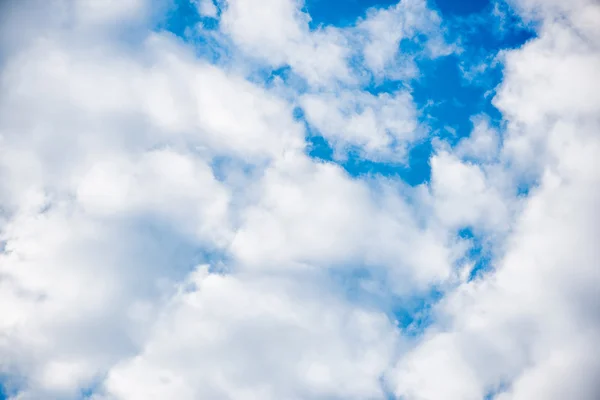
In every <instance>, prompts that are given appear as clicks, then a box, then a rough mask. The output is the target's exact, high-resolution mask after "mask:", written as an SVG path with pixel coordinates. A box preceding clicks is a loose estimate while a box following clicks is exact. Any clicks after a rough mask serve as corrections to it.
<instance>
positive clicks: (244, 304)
mask: <svg viewBox="0 0 600 400" xmlns="http://www.w3.org/2000/svg"><path fill="white" fill-rule="evenodd" d="M294 280H295V282H294ZM294 280H289V279H287V278H284V279H280V278H274V277H271V278H269V277H252V276H244V275H241V276H238V277H235V276H219V275H213V274H208V273H207V271H206V269H205V268H204V267H201V268H199V269H198V270H196V271H195V272H194V273H193V274H192V275H191V277H190V281H191V282H189V283H188V284H187V285H186V286H187V288H186V289H187V290H185V291H182V292H180V293H179V294H178V295H177V296H175V297H174V298H173V299H172V300H171V303H170V304H169V306H168V307H167V308H166V309H165V310H164V311H163V313H162V314H161V316H160V318H159V320H158V323H157V324H156V326H155V327H154V329H153V332H152V335H151V336H152V337H151V339H150V340H149V341H148V342H147V344H146V346H145V348H144V350H143V351H142V353H141V354H140V355H138V356H136V357H134V358H132V359H130V360H125V361H124V362H122V363H121V364H120V365H118V366H116V367H115V368H114V369H113V370H112V371H111V372H110V374H109V376H108V378H107V381H106V384H105V388H106V391H105V395H104V396H100V398H108V399H113V398H114V399H122V398H126V399H132V400H134V399H159V398H163V397H165V396H169V397H176V398H178V399H195V398H199V397H201V398H214V399H221V398H223V399H224V398H234V399H246V398H258V397H260V398H264V399H280V398H307V397H309V398H313V397H314V398H321V397H343V398H357V399H363V398H378V397H381V396H382V389H381V384H380V380H379V378H380V376H381V374H382V373H383V371H384V370H385V368H386V367H387V365H388V363H389V360H390V357H391V356H392V354H393V349H394V347H395V345H396V343H397V340H398V336H397V332H396V330H395V328H394V326H393V325H391V324H390V322H389V320H388V319H387V317H386V316H385V315H383V314H379V313H377V312H375V311H370V310H367V309H360V308H355V307H349V306H348V305H347V304H344V303H340V302H339V300H338V299H336V298H335V297H330V296H328V295H327V294H326V293H322V292H319V289H318V288H314V289H310V288H311V287H312V286H313V285H312V284H309V285H307V284H306V283H307V282H305V281H304V279H303V278H302V277H297V278H295V279H294ZM307 289H308V290H307ZM325 289H326V288H325Z"/></svg>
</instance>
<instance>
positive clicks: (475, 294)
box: [392, 3, 600, 400]
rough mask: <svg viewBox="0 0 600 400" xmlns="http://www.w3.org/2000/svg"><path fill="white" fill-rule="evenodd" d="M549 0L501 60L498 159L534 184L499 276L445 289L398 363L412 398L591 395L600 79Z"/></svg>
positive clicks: (585, 45) (497, 267)
mask: <svg viewBox="0 0 600 400" xmlns="http://www.w3.org/2000/svg"><path fill="white" fill-rule="evenodd" d="M561 4H565V3H561ZM539 5H540V7H542V5H541V4H539ZM548 6H549V8H547V9H544V10H543V11H542V12H541V15H542V17H543V18H547V19H545V20H544V21H543V26H542V28H541V29H540V37H539V38H537V39H535V40H533V41H531V42H530V43H528V44H527V45H525V46H524V47H523V48H522V49H518V50H514V51H512V52H509V53H508V54H507V55H506V61H505V63H506V65H505V68H506V77H505V80H504V82H503V84H502V85H501V87H500V90H499V92H498V93H499V94H498V96H497V97H496V99H495V101H496V104H497V105H498V106H500V107H501V111H502V112H503V113H504V115H505V116H507V118H508V124H509V125H508V129H507V131H506V133H505V135H506V138H505V147H504V148H503V150H502V153H501V157H503V160H501V162H502V163H505V164H504V165H505V168H506V167H510V166H512V167H513V168H514V167H516V168H514V169H507V173H508V174H509V175H513V176H518V175H519V174H522V173H524V172H525V173H527V174H537V176H538V179H539V185H538V187H536V188H533V189H532V192H531V194H530V196H529V198H528V199H527V202H526V203H525V208H524V209H523V211H522V213H521V214H517V215H518V218H517V220H516V221H515V223H514V227H513V228H512V229H511V231H510V232H511V233H510V235H509V236H508V237H507V238H506V242H505V245H504V247H505V249H504V250H503V252H502V255H501V256H500V257H499V258H498V259H497V260H496V261H495V262H494V265H493V266H494V271H493V272H490V273H488V274H487V275H486V276H484V277H483V278H480V279H478V280H475V281H473V282H470V283H466V284H464V285H462V286H460V287H459V288H458V289H457V290H456V291H455V292H454V293H453V294H451V295H448V297H447V298H446V299H445V300H444V301H443V302H442V304H441V305H440V307H439V308H438V311H437V313H438V321H439V325H437V326H434V327H432V328H431V330H430V332H429V333H428V334H427V335H426V336H425V337H424V339H423V340H422V342H421V344H420V345H419V346H417V347H416V348H415V349H414V350H413V351H412V352H411V353H410V354H409V355H408V356H407V357H405V358H401V359H400V360H399V363H398V365H397V369H396V372H395V374H392V375H393V377H394V378H393V380H394V382H395V386H396V393H397V394H398V395H404V396H405V397H406V398H408V399H412V398H422V397H423V396H425V397H429V398H445V399H480V398H482V396H484V395H485V394H486V393H493V392H498V393H500V394H499V395H498V396H497V397H496V398H498V399H502V400H509V399H525V398H531V397H532V396H533V397H536V396H540V397H543V398H547V399H561V398H565V397H573V398H582V399H593V398H596V397H597V395H598V386H597V382H596V380H595V378H594V377H595V376H597V375H598V373H599V368H600V365H599V364H598V363H597V361H596V360H595V359H594V358H592V357H590V351H592V349H593V348H594V343H596V342H597V341H598V337H599V335H598V332H600V325H599V324H598V319H597V317H595V316H593V315H594V313H595V312H596V311H595V310H597V308H598V296H597V290H596V287H597V285H598V283H600V281H599V275H598V273H597V270H598V259H599V253H598V246H597V245H596V242H597V238H598V237H599V234H600V232H599V231H598V224H597V223H596V221H597V220H598V218H599V216H598V208H597V204H598V203H599V202H600V192H599V191H598V190H597V188H598V183H599V182H600V175H599V174H598V171H599V170H600V168H599V167H600V166H599V165H598V160H597V157H595V156H593V154H596V153H597V152H598V150H599V149H600V140H599V138H598V135H597V132H598V130H599V129H600V127H599V126H598V120H597V116H596V115H597V107H598V105H599V104H600V102H599V101H598V100H597V99H596V96H595V95H594V94H592V93H591V92H589V90H591V89H590V88H593V87H597V86H598V84H599V83H600V79H599V78H598V74H597V73H592V72H591V71H592V70H595V65H596V63H597V60H598V56H599V54H598V52H597V51H596V50H593V49H592V47H590V45H591V43H590V42H587V41H586V40H585V36H586V35H587V34H590V35H591V33H590V32H587V33H584V34H583V35H581V34H580V33H581V32H578V31H576V30H575V29H582V30H584V29H585V26H583V25H577V26H576V27H573V26H569V25H568V23H565V21H564V20H562V21H561V20H557V19H555V18H550V17H548V15H553V14H552V11H550V10H553V8H552V7H554V5H550V4H549V5H548ZM588 6H589V5H588ZM590 7H592V8H593V7H597V6H590ZM574 8H575V9H576V8H577V6H574ZM575 14H577V12H575ZM584 49H587V51H586V52H585V55H584ZM567 65H569V66H571V67H566V66H567ZM567 69H568V70H569V71H568V72H567V71H566V70H567ZM475 140H477V139H476V138H475ZM459 149H460V147H459ZM525 149H526V151H527V154H525ZM504 157H505V158H504ZM434 170H435V168H434ZM532 171H533V172H532ZM470 187H472V186H470ZM467 197H469V198H470V197H471V196H468V195H467ZM463 201H464V200H463ZM463 204H464V203H463ZM466 204H469V202H467V203H466ZM470 209H471V210H472V208H470ZM441 348H443V351H442V350H440V349H441Z"/></svg>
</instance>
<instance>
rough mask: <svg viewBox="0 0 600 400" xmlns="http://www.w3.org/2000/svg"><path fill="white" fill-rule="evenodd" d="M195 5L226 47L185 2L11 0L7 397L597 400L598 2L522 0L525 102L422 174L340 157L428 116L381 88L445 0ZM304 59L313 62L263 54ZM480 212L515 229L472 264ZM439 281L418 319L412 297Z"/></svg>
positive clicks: (401, 75)
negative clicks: (314, 143)
mask: <svg viewBox="0 0 600 400" xmlns="http://www.w3.org/2000/svg"><path fill="white" fill-rule="evenodd" d="M192 4H193V5H194V6H196V8H197V9H198V13H199V14H201V15H203V16H208V17H211V18H216V19H218V20H219V21H218V30H219V32H218V33H214V34H215V35H220V36H219V40H220V42H219V43H227V45H228V46H231V47H229V48H228V51H231V52H232V54H230V56H231V58H226V59H223V60H219V63H218V64H217V65H215V64H213V63H210V62H208V61H206V60H203V59H201V58H200V57H198V56H197V54H196V52H195V50H196V49H194V47H193V43H186V42H183V41H182V40H181V39H179V38H176V37H173V36H172V35H171V34H169V33H166V32H160V31H157V30H155V29H153V27H154V25H155V22H156V21H155V19H156V18H158V17H157V15H159V14H161V12H162V11H165V10H166V9H164V8H162V7H168V3H162V2H159V3H155V2H149V1H143V0H135V1H120V2H114V1H107V2H94V1H84V0H81V1H61V0H55V1H50V2H34V1H27V2H22V3H17V2H6V3H5V4H3V5H2V6H0V7H2V9H1V10H2V12H1V14H2V21H3V23H2V24H1V28H0V29H1V33H2V39H1V41H0V44H1V48H0V54H1V56H2V57H1V64H0V66H1V78H0V79H1V80H0V84H1V87H0V89H1V90H0V249H1V252H0V377H1V379H0V384H1V386H2V387H4V388H5V389H6V390H5V391H6V392H8V394H9V398H11V399H14V400H29V399H32V400H33V399H40V398H52V399H64V400H74V399H80V398H92V399H94V400H136V399H154V398H156V399H159V398H160V399H162V398H165V397H173V398H178V399H179V398H181V399H188V398H189V399H196V398H211V399H239V400H246V399H255V398H265V399H271V398H272V399H279V398H286V399H326V398H327V399H332V398H340V399H341V398H343V399H347V398H351V399H384V398H390V397H392V396H394V395H395V396H397V397H399V398H403V399H407V400H412V399H424V398H426V399H450V400H452V399H461V400H463V399H474V400H476V399H477V400H479V399H482V398H484V397H485V396H486V395H495V396H496V397H495V398H497V399H501V400H520V399H528V398H532V397H540V398H545V399H562V398H566V397H572V398H580V399H584V400H587V399H590V400H592V399H594V398H596V397H597V394H598V387H597V383H596V381H595V377H596V376H597V375H598V373H599V372H600V365H599V364H598V361H597V359H596V358H595V357H592V354H593V353H592V351H591V350H592V349H593V348H594V344H595V343H597V342H598V340H600V337H599V336H600V335H599V333H598V332H600V325H599V324H598V318H597V315H596V314H597V309H598V307H599V306H600V304H598V295H597V286H598V284H599V283H600V282H599V278H598V259H600V254H599V253H598V247H597V245H596V241H597V238H598V237H599V236H600V232H599V228H598V224H597V223H596V221H598V220H599V218H600V215H598V210H597V208H598V207H597V204H599V203H600V191H599V190H598V189H597V188H598V187H600V186H599V184H600V175H599V174H598V171H600V165H598V158H597V154H598V152H599V151H600V139H599V137H598V131H599V130H600V126H599V125H598V118H597V115H598V111H600V110H599V109H598V108H599V107H600V99H598V96H597V92H598V90H597V89H599V88H598V86H599V83H600V82H599V79H598V76H597V75H598V74H597V72H596V71H597V70H598V69H599V60H600V55H599V53H598V51H597V48H596V46H595V45H594V43H595V40H596V39H597V38H598V30H597V28H596V26H598V25H600V24H595V22H598V21H597V16H598V15H600V14H599V13H600V11H599V9H598V6H597V5H596V4H595V3H593V2H585V1H584V0H581V1H579V2H578V3H577V4H573V5H567V4H566V3H563V2H555V1H553V2H540V1H537V0H523V1H522V2H519V3H518V4H515V7H516V8H517V9H518V10H520V12H522V13H523V15H525V16H526V18H536V19H539V24H540V25H539V31H538V37H537V38H536V39H534V40H532V41H530V42H529V43H527V44H525V45H524V46H523V47H521V48H519V49H515V50H511V51H508V52H504V53H502V54H501V55H499V56H498V57H497V59H499V60H501V62H503V64H504V70H505V76H504V81H503V82H502V84H501V85H500V86H499V88H498V89H497V95H496V97H495V99H494V103H495V104H496V105H497V107H499V109H500V111H501V112H502V114H503V116H504V118H505V121H504V123H503V124H502V126H501V127H500V128H498V129H496V128H492V127H490V126H489V124H488V122H487V119H486V118H485V117H483V116H476V117H475V116H474V117H473V118H474V119H473V122H474V129H473V132H472V134H471V136H470V137H469V138H465V139H463V140H462V141H460V142H459V143H458V144H457V145H456V146H455V147H454V148H453V147H451V146H450V145H449V144H447V143H443V142H440V141H433V142H434V153H433V154H432V155H431V157H430V159H429V163H430V166H431V180H430V181H429V182H427V183H425V184H423V185H420V186H417V187H410V186H408V185H407V184H405V183H404V182H402V181H401V180H400V179H399V178H398V177H387V178H386V177H382V176H372V175H370V176H350V175H349V174H348V173H347V172H346V171H345V170H344V169H343V168H342V166H340V165H339V164H338V161H339V160H340V159H343V158H344V157H345V152H347V151H349V150H352V151H353V152H356V153H357V154H358V156H359V157H360V158H361V159H362V160H368V161H376V162H393V163H395V165H398V164H399V163H402V162H404V161H406V159H407V151H408V150H409V148H410V145H411V144H412V143H414V142H415V141H416V140H418V139H421V138H423V137H424V135H426V134H427V131H426V127H425V126H422V125H421V124H419V123H418V119H419V115H418V111H417V109H418V107H417V106H416V105H415V104H414V103H413V99H412V97H411V94H410V91H408V90H400V91H395V92H393V93H381V94H377V95H374V94H372V93H370V92H369V91H368V90H367V89H368V88H366V87H365V85H367V84H370V83H372V82H379V81H381V80H383V79H391V80H408V79H411V77H414V76H416V75H418V71H417V70H416V67H415V64H414V62H413V61H414V58H415V57H416V55H415V54H412V53H410V52H403V51H402V43H403V41H404V40H416V38H417V37H419V38H421V37H423V36H424V37H427V40H426V42H425V44H424V45H423V46H422V48H421V50H420V51H421V53H420V55H419V56H422V57H436V56H439V55H441V54H445V53H446V52H448V51H449V47H448V46H447V45H446V44H445V43H444V41H443V39H442V37H443V35H442V32H441V28H440V25H441V23H442V22H441V19H440V17H439V15H438V14H437V13H436V12H434V11H431V10H430V9H428V8H427V7H426V4H425V2H423V1H419V0H404V1H402V2H400V3H398V4H397V5H393V6H391V7H389V8H382V9H372V10H370V11H368V12H366V14H365V15H364V16H362V17H360V18H358V19H357V21H356V23H355V24H353V25H351V26H348V27H343V28H340V27H333V26H326V25H322V26H320V27H317V28H311V27H310V26H309V21H310V16H309V14H308V12H307V11H306V10H305V8H304V4H303V3H301V2H297V1H292V0H271V1H269V2H268V4H261V6H260V7H257V6H256V4H254V3H253V2H249V1H243V0H230V1H226V2H225V1H218V2H213V1H195V2H192ZM584 11H585V12H584ZM558 16H560V17H561V18H557V17H558ZM4 22H6V23H4ZM21 33H22V34H21ZM207 46H208V45H207ZM281 66H286V67H289V68H290V70H291V73H292V74H295V75H296V76H297V77H299V79H301V80H303V81H304V84H298V82H297V81H286V80H285V79H280V80H279V81H277V82H276V84H274V85H273V84H271V83H269V82H262V81H261V80H260V78H257V76H256V74H255V72H256V71H257V70H261V68H264V67H266V68H277V67H281ZM407 87H409V85H408V86H407ZM296 107H300V108H302V109H303V110H304V121H302V120H299V119H298V118H295V117H294V110H295V108H296ZM304 122H305V123H306V124H307V125H308V126H310V128H312V129H315V130H317V131H318V132H319V133H320V134H321V135H322V136H323V137H324V138H325V139H326V140H327V141H328V142H329V144H330V145H331V146H332V147H333V148H334V149H335V151H336V154H335V157H334V160H333V161H331V162H323V161H319V160H315V159H313V158H311V157H309V156H308V155H307V154H306V146H307V144H306V143H305V136H306V135H307V132H306V130H307V127H306V126H305V124H304ZM523 184H529V185H531V187H530V188H529V192H528V194H527V195H523V194H519V192H518V190H517V188H518V187H519V186H520V185H523ZM465 228H468V229H470V230H471V231H472V232H473V235H475V236H476V237H477V239H478V240H481V241H483V242H485V244H486V246H490V247H491V248H492V251H491V254H492V260H491V262H490V265H489V266H488V270H487V271H484V272H483V273H482V274H480V275H478V276H477V277H476V278H475V279H469V278H468V276H469V269H470V268H471V267H472V265H471V262H472V260H469V259H468V248H469V245H470V242H469V241H468V240H465V239H462V238H460V237H459V236H457V233H458V232H459V231H461V230H464V229H465ZM340 277H342V278H340ZM432 292H437V293H439V294H440V296H441V299H440V300H439V301H438V302H437V303H436V304H435V305H433V306H431V307H430V308H429V311H427V310H417V313H426V312H429V313H430V314H431V315H430V316H429V317H428V321H427V323H428V324H429V325H428V326H425V325H424V326H422V327H420V330H421V331H423V332H422V333H418V332H417V334H415V330H414V329H411V327H410V326H409V327H406V326H402V325H401V324H400V323H399V322H397V321H396V318H397V316H398V315H397V314H395V312H396V310H397V308H398V307H399V308H402V307H405V308H406V307H408V305H409V304H410V303H411V302H414V301H415V297H418V299H420V300H417V302H418V301H423V302H425V303H430V302H431V301H432V299H430V298H429V294H430V293H432ZM414 317H415V318H417V316H414ZM415 323H416V322H415ZM413 328H414V326H413ZM417 330H418V329H417ZM415 335H416V336H415Z"/></svg>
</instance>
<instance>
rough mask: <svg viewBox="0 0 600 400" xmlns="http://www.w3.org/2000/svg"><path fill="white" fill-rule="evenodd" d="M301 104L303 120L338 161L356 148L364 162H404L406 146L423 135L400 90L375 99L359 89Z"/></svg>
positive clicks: (310, 96)
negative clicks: (311, 127) (323, 141)
mask: <svg viewBox="0 0 600 400" xmlns="http://www.w3.org/2000/svg"><path fill="white" fill-rule="evenodd" d="M300 104H301V105H302V108H303V109H304V111H305V115H306V120H307V121H308V122H309V123H310V124H311V125H313V126H314V127H316V128H317V129H318V130H319V133H320V134H322V135H323V136H324V137H325V138H326V139H327V140H328V141H329V142H330V143H331V144H332V147H333V148H334V150H335V151H336V156H337V157H339V158H344V157H345V156H346V153H347V152H348V150H351V149H352V148H355V149H358V150H359V152H361V156H362V157H364V158H366V159H370V160H375V161H384V162H385V161H391V162H404V161H406V150H407V146H408V145H409V144H410V143H411V142H413V141H415V140H416V139H418V138H420V137H421V136H422V134H423V132H422V131H421V130H422V128H421V127H420V126H419V124H418V122H417V111H416V110H415V107H414V105H413V102H412V97H411V96H410V94H409V93H407V92H403V91H399V92H396V93H393V94H388V93H382V94H379V95H377V96H375V95H372V94H370V93H367V92H363V91H359V90H354V91H350V90H348V91H342V92H340V93H337V94H333V93H318V94H307V95H304V96H302V97H301V98H300Z"/></svg>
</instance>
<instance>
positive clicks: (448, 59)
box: [306, 0, 534, 185]
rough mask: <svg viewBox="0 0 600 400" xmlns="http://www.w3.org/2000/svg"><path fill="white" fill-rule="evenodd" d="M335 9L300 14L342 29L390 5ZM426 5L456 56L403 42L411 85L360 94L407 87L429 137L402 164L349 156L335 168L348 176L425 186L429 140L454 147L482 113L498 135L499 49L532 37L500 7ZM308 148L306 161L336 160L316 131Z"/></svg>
mask: <svg viewBox="0 0 600 400" xmlns="http://www.w3.org/2000/svg"><path fill="white" fill-rule="evenodd" d="M338 3H339V2H337V1H324V0H313V1H307V3H306V9H307V11H308V12H309V13H310V14H311V15H312V17H313V23H314V24H316V25H324V24H334V25H340V24H342V25H343V24H349V23H350V21H353V20H355V19H356V18H357V17H360V16H362V15H364V14H365V13H366V10H367V9H368V8H370V7H386V6H389V5H391V4H393V3H395V2H391V1H384V2H376V1H359V0H356V1H351V2H350V6H349V7H342V6H340V5H339V4H338ZM430 6H431V7H432V8H435V9H437V10H438V12H439V13H440V14H441V15H442V17H443V21H444V22H443V29H444V32H445V35H446V40H447V41H448V42H449V43H456V44H458V45H459V48H460V51H457V52H454V53H452V54H450V55H447V56H443V57H438V58H431V57H426V56H419V53H422V51H421V50H422V48H423V41H422V40H419V37H417V38H415V39H410V40H403V41H402V42H401V44H400V52H406V53H410V54H413V55H415V58H414V59H415V62H416V65H417V68H418V70H419V75H418V77H417V78H416V79H414V80H412V81H409V82H402V81H398V80H384V81H382V82H371V83H370V84H369V85H368V86H366V87H364V88H363V89H364V90H367V91H369V92H371V93H373V94H377V93H381V92H386V93H391V92H394V91H396V90H397V89H398V88H407V87H408V88H409V90H410V91H411V93H412V95H413V99H414V101H415V103H416V105H417V108H418V109H419V111H420V114H419V115H420V116H419V119H420V122H421V124H423V125H424V126H426V127H428V129H429V136H428V138H426V139H424V140H421V141H417V142H415V143H413V144H412V147H411V148H410V149H409V155H408V160H407V163H406V164H389V163H382V162H374V161H370V160H365V159H364V158H363V157H361V153H360V151H354V152H352V151H351V152H350V154H349V155H348V157H347V158H345V159H343V160H336V162H339V163H340V164H341V165H342V166H343V167H344V168H345V169H346V170H347V171H348V173H349V174H350V175H352V176H359V175H363V174H380V175H384V176H398V177H401V178H402V179H403V180H404V181H406V182H407V183H408V184H410V185H418V184H421V183H427V182H428V181H429V179H430V175H431V171H430V167H429V162H428V161H429V158H430V157H431V154H432V151H433V146H432V144H431V141H432V140H433V139H434V138H438V139H442V140H444V141H447V142H448V143H450V144H451V145H454V144H456V143H458V141H459V140H460V139H461V138H463V137H466V136H469V135H470V133H471V131H472V128H473V123H472V117H473V116H475V115H480V114H485V115H487V116H488V117H489V121H490V124H491V125H492V126H494V127H496V128H499V129H500V130H501V126H502V122H503V118H502V114H501V113H500V111H499V110H498V109H496V108H495V107H494V105H493V104H492V99H493V96H494V90H495V88H496V87H497V86H498V85H499V84H500V82H501V80H502V65H501V63H494V62H493V60H494V57H495V56H496V55H497V54H498V52H499V51H501V50H503V49H508V48H516V47H519V46H521V45H522V44H524V43H525V42H526V41H527V40H529V39H531V38H532V37H533V35H534V33H533V31H532V30H531V29H530V28H529V27H527V26H525V25H524V24H523V23H522V22H521V21H520V20H519V18H518V17H516V16H515V15H514V14H513V13H512V12H511V10H510V9H509V8H508V6H506V5H505V4H504V3H500V2H492V1H489V0H476V1H455V0H438V1H436V2H430ZM340 21H341V22H340ZM308 142H309V148H308V149H309V154H310V155H311V156H313V157H316V158H319V159H323V160H328V161H335V160H333V157H332V156H333V151H332V149H331V146H330V145H329V144H328V143H327V142H326V141H325V140H324V138H323V137H321V136H319V134H318V132H314V131H313V132H310V131H309V134H308Z"/></svg>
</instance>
